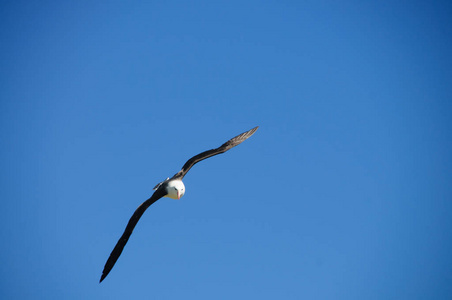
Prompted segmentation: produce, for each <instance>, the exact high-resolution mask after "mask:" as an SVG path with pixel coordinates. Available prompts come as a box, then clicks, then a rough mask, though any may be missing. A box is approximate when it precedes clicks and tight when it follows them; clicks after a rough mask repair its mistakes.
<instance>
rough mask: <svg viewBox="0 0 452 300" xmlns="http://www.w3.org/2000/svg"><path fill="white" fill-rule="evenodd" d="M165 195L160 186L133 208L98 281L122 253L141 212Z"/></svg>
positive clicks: (105, 275) (111, 267)
mask: <svg viewBox="0 0 452 300" xmlns="http://www.w3.org/2000/svg"><path fill="white" fill-rule="evenodd" d="M165 195H166V191H165V188H163V187H161V188H159V189H157V190H156V191H155V192H154V194H152V196H151V198H149V199H148V200H146V201H144V202H143V203H141V205H140V206H138V208H137V209H136V210H135V212H134V213H133V215H132V217H131V218H130V220H129V223H127V226H126V229H125V230H124V233H123V234H122V236H121V238H120V239H119V241H118V242H117V243H116V246H115V248H114V249H113V251H111V254H110V257H109V258H108V260H107V262H106V263H105V266H104V270H103V271H102V276H101V277H100V281H99V283H100V282H102V280H104V279H105V277H107V275H108V273H110V271H111V269H113V266H114V265H115V263H116V261H117V260H118V258H119V256H120V255H121V253H122V250H123V249H124V246H125V245H126V244H127V241H128V240H129V237H130V235H131V234H132V232H133V229H134V228H135V225H137V223H138V220H140V218H141V216H142V215H143V213H144V212H145V211H146V209H147V208H148V207H149V206H150V205H151V204H152V203H154V202H155V201H157V200H158V199H160V198H162V197H163V196H165Z"/></svg>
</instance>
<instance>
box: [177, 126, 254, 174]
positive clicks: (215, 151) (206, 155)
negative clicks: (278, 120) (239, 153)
mask: <svg viewBox="0 0 452 300" xmlns="http://www.w3.org/2000/svg"><path fill="white" fill-rule="evenodd" d="M258 128H259V126H256V127H254V128H253V129H251V130H248V131H247V132H244V133H242V134H239V135H238V136H236V137H233V138H232V139H230V140H229V141H227V142H226V143H224V144H223V145H221V146H220V147H218V148H216V149H212V150H207V151H204V152H203V153H200V154H198V155H196V156H193V157H192V158H190V159H189V160H188V161H187V162H186V163H185V164H184V166H183V167H182V170H180V171H179V172H178V173H177V174H176V175H174V176H173V178H172V179H176V178H178V179H182V178H184V176H185V174H187V172H188V170H190V169H191V167H193V166H194V165H195V164H196V163H198V162H200V161H201V160H204V159H206V158H209V157H212V156H214V155H217V154H221V153H224V152H226V151H228V150H229V149H231V148H232V147H235V146H237V145H238V144H240V143H242V142H243V141H244V140H246V139H247V138H249V137H250V136H252V135H253V134H254V133H255V132H256V130H257V129H258Z"/></svg>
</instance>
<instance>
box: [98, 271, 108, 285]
mask: <svg viewBox="0 0 452 300" xmlns="http://www.w3.org/2000/svg"><path fill="white" fill-rule="evenodd" d="M105 277H107V275H105V274H104V273H102V276H101V277H100V280H99V283H101V282H102V280H104V279H105Z"/></svg>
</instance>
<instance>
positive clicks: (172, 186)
mask: <svg viewBox="0 0 452 300" xmlns="http://www.w3.org/2000/svg"><path fill="white" fill-rule="evenodd" d="M166 192H167V193H168V195H166V196H165V197H168V198H171V199H177V200H179V199H180V198H181V197H182V196H183V195H184V194H185V185H184V183H183V182H182V180H170V181H169V182H168V185H167V186H166Z"/></svg>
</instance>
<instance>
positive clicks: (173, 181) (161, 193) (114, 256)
mask: <svg viewBox="0 0 452 300" xmlns="http://www.w3.org/2000/svg"><path fill="white" fill-rule="evenodd" d="M258 128H259V126H257V127H254V128H253V129H250V130H248V131H247V132H244V133H242V134H239V135H238V136H236V137H233V138H232V139H230V140H229V141H227V142H226V143H224V144H223V145H221V146H220V147H218V148H215V149H211V150H207V151H204V152H202V153H200V154H198V155H195V156H193V157H192V158H190V159H189V160H187V162H186V163H185V164H184V166H183V167H182V169H181V170H180V171H179V172H177V173H176V174H175V175H174V176H173V177H171V178H169V177H168V178H167V179H165V180H164V181H162V182H160V183H158V184H157V185H156V186H155V187H154V190H155V192H154V194H152V196H151V198H149V199H148V200H146V201H144V202H143V203H141V205H140V206H138V208H137V209H136V210H135V212H134V213H133V215H132V217H131V218H130V220H129V223H127V226H126V229H125V230H124V233H123V234H122V236H121V237H120V238H119V240H118V242H117V243H116V246H115V248H114V249H113V251H112V252H111V253H110V256H109V257H108V260H107V262H106V263H105V266H104V270H103V271H102V276H101V277H100V281H99V283H100V282H102V280H104V279H105V277H107V275H108V273H110V271H111V269H112V268H113V266H114V265H115V263H116V261H117V260H118V258H119V256H120V255H121V253H122V250H123V249H124V246H125V245H126V244H127V241H128V240H129V238H130V235H131V234H132V231H133V229H134V228H135V226H136V225H137V223H138V220H140V218H141V216H142V215H143V213H144V212H145V211H146V209H147V208H148V207H149V206H150V205H151V204H152V203H154V202H155V201H157V200H159V199H160V198H162V197H168V198H171V199H177V200H179V199H180V198H181V197H182V196H183V195H184V194H185V185H184V183H183V182H182V179H183V178H184V176H185V175H186V174H187V172H188V171H189V170H190V169H191V167H193V166H194V165H195V164H196V163H198V162H200V161H201V160H204V159H206V158H209V157H212V156H214V155H217V154H221V153H224V152H226V151H228V150H229V149H231V148H233V147H235V146H237V145H238V144H240V143H242V142H243V141H245V140H246V139H247V138H249V137H250V136H252V135H253V134H254V132H256V130H257V129H258Z"/></svg>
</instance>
